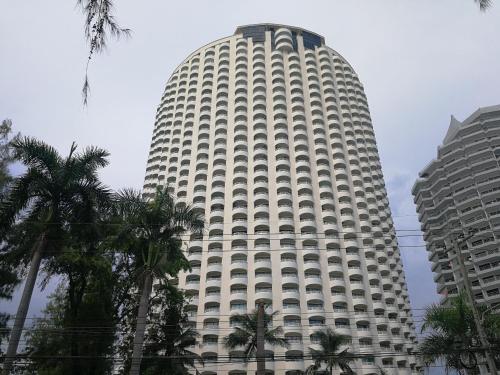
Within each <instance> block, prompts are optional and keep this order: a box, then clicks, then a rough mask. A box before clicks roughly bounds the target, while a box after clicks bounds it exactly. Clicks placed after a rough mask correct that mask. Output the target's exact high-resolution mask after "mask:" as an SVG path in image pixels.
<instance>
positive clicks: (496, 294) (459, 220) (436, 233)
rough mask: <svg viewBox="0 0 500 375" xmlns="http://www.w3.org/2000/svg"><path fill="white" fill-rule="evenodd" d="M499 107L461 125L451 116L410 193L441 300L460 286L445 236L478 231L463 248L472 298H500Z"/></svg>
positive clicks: (481, 300) (487, 300)
mask: <svg viewBox="0 0 500 375" xmlns="http://www.w3.org/2000/svg"><path fill="white" fill-rule="evenodd" d="M499 156H500V105H497V106H493V107H486V108H481V109H479V110H477V111H476V112H474V113H473V114H472V115H471V116H470V117H469V118H468V119H466V120H465V121H464V122H462V123H460V122H458V121H457V120H456V119H455V118H452V121H451V124H450V129H449V130H448V134H447V135H446V138H445V140H444V143H443V145H442V146H440V147H439V149H438V155H437V158H436V159H435V160H433V161H432V162H431V163H430V164H429V165H428V166H427V167H425V169H424V170H423V171H422V172H421V173H420V178H419V179H418V180H417V182H416V183H415V186H414V188H413V195H414V198H415V204H416V205H417V212H418V214H419V219H420V222H421V224H422V230H423V231H424V238H425V241H426V243H427V249H428V251H429V260H430V261H431V262H432V270H433V271H434V272H435V277H434V280H435V281H436V283H437V290H438V293H440V294H441V295H442V296H443V301H442V302H443V303H446V302H447V300H448V298H449V297H451V296H456V295H457V293H458V291H459V290H462V288H463V278H462V274H461V273H460V270H459V266H458V263H457V259H456V254H455V253H454V252H451V253H450V252H448V253H445V252H444V251H443V250H444V248H445V247H446V249H450V248H451V243H450V242H449V238H450V237H452V238H456V237H457V235H459V234H464V233H468V232H469V230H471V229H474V230H478V232H477V234H476V235H475V236H474V237H473V238H471V239H470V240H469V241H467V248H464V249H463V250H462V251H463V253H464V256H465V258H466V259H467V261H466V267H467V269H468V273H469V277H470V279H471V282H472V285H473V292H474V294H475V297H476V301H477V302H478V303H480V304H488V305H493V304H498V303H499V302H500V252H499V250H498V249H499V247H500V165H499V160H498V157H499Z"/></svg>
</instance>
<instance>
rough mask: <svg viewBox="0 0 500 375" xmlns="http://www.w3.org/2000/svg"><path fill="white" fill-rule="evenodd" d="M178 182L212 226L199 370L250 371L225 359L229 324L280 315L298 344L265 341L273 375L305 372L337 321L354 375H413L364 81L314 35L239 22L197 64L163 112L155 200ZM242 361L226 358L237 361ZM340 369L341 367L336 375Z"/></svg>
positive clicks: (195, 246)
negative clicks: (256, 314) (161, 188)
mask: <svg viewBox="0 0 500 375" xmlns="http://www.w3.org/2000/svg"><path fill="white" fill-rule="evenodd" d="M158 185H165V186H167V185H168V186H169V187H170V189H171V191H172V193H173V194H174V195H175V196H176V197H177V199H178V200H180V201H185V202H189V203H193V205H194V206H195V207H197V208H198V209H199V210H201V211H202V212H203V214H204V215H205V218H206V222H207V230H206V234H205V236H204V237H203V238H191V239H190V241H189V243H188V244H187V257H188V259H189V261H190V263H191V265H192V271H191V272H190V273H187V274H183V275H181V276H180V277H179V286H180V287H181V288H183V289H185V290H186V291H187V292H188V293H189V294H191V295H192V296H193V299H192V302H191V304H190V306H189V307H190V312H191V319H192V321H193V322H194V323H193V324H195V325H196V328H197V329H198V330H199V332H200V343H199V345H197V346H196V351H197V352H198V353H199V354H200V355H201V356H202V357H203V358H204V359H205V365H204V367H200V368H199V371H200V372H201V373H202V374H207V375H208V374H231V375H242V374H252V373H254V371H255V363H249V364H245V363H243V362H242V361H241V360H240V358H241V356H242V354H243V352H242V350H234V351H231V352H227V351H226V350H225V349H224V345H223V338H224V337H225V336H226V335H227V334H229V333H230V332H231V330H232V324H231V319H230V318H231V315H233V314H237V313H246V312H250V311H252V310H253V309H254V308H255V305H256V303H257V302H258V301H265V302H266V303H268V304H269V306H270V307H269V309H270V310H272V311H279V314H278V315H277V316H276V318H275V320H274V323H273V324H274V326H277V325H281V326H283V329H284V336H285V337H286V338H287V339H289V342H290V347H289V348H280V347H270V346H266V351H267V353H268V354H269V356H274V361H271V360H270V361H267V364H266V366H267V368H268V369H269V370H270V372H271V373H274V374H283V375H285V374H287V375H290V374H295V373H297V370H304V369H305V368H306V367H307V365H308V364H309V363H310V361H305V362H304V361H303V360H301V357H302V356H305V357H307V356H309V349H308V348H309V347H314V348H316V349H317V348H318V345H317V341H315V336H314V333H315V332H316V331H318V330H320V329H323V328H324V327H325V326H330V327H332V328H334V329H335V330H336V331H337V332H339V333H342V334H345V335H349V336H350V337H351V338H352V344H351V345H350V348H351V351H352V352H354V353H363V354H367V356H365V357H363V359H358V360H356V361H355V362H354V363H353V365H352V367H353V368H354V369H355V370H356V373H357V374H376V373H378V370H377V369H378V366H380V367H383V368H384V369H385V370H386V371H387V372H388V373H389V374H413V373H416V372H417V365H416V361H415V357H414V356H413V355H412V351H414V350H416V346H415V343H416V341H415V339H416V337H415V333H414V323H413V320H412V315H411V311H410V303H409V299H408V291H407V287H406V283H405V278H404V273H403V268H402V264H401V258H400V251H399V249H398V244H397V240H396V235H395V229H394V226H393V221H392V218H391V212H390V209H389V202H388V201H387V194H386V190H385V186H384V179H383V176H382V170H381V166H380V161H379V157H378V151H377V145H376V142H375V136H374V133H373V128H372V124H371V121H370V113H369V111H368V103H367V101H366V97H365V94H364V92H363V86H362V84H361V83H360V81H359V80H358V77H357V75H356V73H355V72H354V70H353V69H352V67H351V66H350V65H349V63H348V62H347V61H346V60H345V59H344V58H343V57H342V56H340V55H339V54H338V53H337V52H335V51H334V50H332V49H331V48H329V47H327V46H326V45H325V41H324V38H323V37H321V36H320V35H317V34H315V33H312V32H309V31H306V30H303V29H300V28H297V27H290V26H283V25H274V24H259V25H249V26H241V27H238V28H237V30H236V32H235V33H234V35H232V36H229V37H226V38H222V39H219V40H217V41H215V42H212V43H209V44H207V45H205V46H204V47H202V48H200V49H198V50H196V51H195V52H193V53H192V54H190V55H189V56H188V57H187V58H186V59H185V60H184V61H183V62H182V63H181V64H180V65H179V66H178V68H177V69H176V70H175V72H174V73H173V74H172V76H171V78H170V79H169V81H168V83H167V86H166V89H165V93H164V94H163V97H162V100H161V103H160V105H159V107H158V111H157V117H156V124H155V129H154V133H153V140H152V144H151V151H150V154H149V160H148V166H147V174H146V180H145V184H144V191H145V193H146V194H152V193H153V192H154V190H155V188H156V186H158ZM228 358H230V360H228ZM337 371H338V370H337Z"/></svg>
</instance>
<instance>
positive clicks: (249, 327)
mask: <svg viewBox="0 0 500 375" xmlns="http://www.w3.org/2000/svg"><path fill="white" fill-rule="evenodd" d="M276 314H278V312H277V311H275V312H273V313H272V314H268V313H267V312H265V313H264V340H265V342H266V344H269V345H272V346H281V347H285V348H286V347H288V346H289V344H288V341H287V340H286V339H284V338H282V337H279V336H280V335H282V334H283V328H282V327H281V326H278V327H276V328H272V327H271V326H272V322H273V317H274V316H275V315H276ZM231 321H232V322H234V324H235V325H236V326H235V327H234V332H231V333H230V334H229V335H228V336H226V337H225V338H224V346H225V347H226V348H227V349H236V348H244V353H245V354H244V355H245V358H244V359H245V360H246V361H248V360H250V359H251V358H253V357H255V354H256V351H257V322H258V310H257V309H256V310H254V311H253V312H252V313H251V314H242V315H233V316H232V317H231Z"/></svg>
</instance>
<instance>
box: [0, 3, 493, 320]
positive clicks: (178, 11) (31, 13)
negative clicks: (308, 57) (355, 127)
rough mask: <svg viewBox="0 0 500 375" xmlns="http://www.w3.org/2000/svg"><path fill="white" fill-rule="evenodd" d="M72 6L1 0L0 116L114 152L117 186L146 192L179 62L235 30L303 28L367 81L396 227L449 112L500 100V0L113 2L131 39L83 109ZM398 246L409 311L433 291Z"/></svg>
mask: <svg viewBox="0 0 500 375" xmlns="http://www.w3.org/2000/svg"><path fill="white" fill-rule="evenodd" d="M75 3H76V1H71V0H52V1H39V0H17V1H5V0H2V1H1V2H0V4H1V8H0V54H1V57H0V120H1V119H3V118H11V119H12V120H13V122H14V126H15V129H16V130H18V131H20V132H22V133H23V134H25V135H32V136H35V137H38V138H41V139H43V140H45V141H46V142H48V143H50V144H52V145H54V146H56V147H57V148H58V149H59V150H60V151H61V152H67V150H68V149H69V146H70V144H71V142H72V141H76V142H77V143H78V144H79V145H82V146H84V145H89V144H93V145H99V146H102V147H104V148H106V149H108V150H109V151H110V152H111V165H110V166H109V167H108V168H106V170H105V171H104V172H103V173H102V179H103V180H104V182H105V183H106V184H108V185H110V186H112V187H113V188H121V187H125V186H127V187H128V186H131V187H136V188H140V187H141V185H142V182H143V178H144V171H145V166H146V159H147V154H148V151H149V150H148V149H149V142H150V139H151V134H152V130H153V123H154V115H155V111H156V106H157V105H158V103H159V100H160V97H161V94H162V92H163V89H164V85H165V83H166V81H167V80H168V78H169V76H170V74H171V73H172V71H173V70H174V68H175V67H176V66H177V65H178V64H179V63H180V62H181V61H182V60H183V59H184V58H185V57H186V56H187V55H188V54H190V53H191V52H192V51H194V50H196V49H197V48H199V47H201V46H202V45H204V44H206V43H208V42H211V41H213V40H215V39H218V38H221V37H224V36H227V35H231V34H232V33H233V32H234V30H235V29H236V27H237V26H238V25H243V24H250V23H261V22H275V23H282V24H289V25H295V26H300V27H303V28H306V29H309V30H311V31H314V32H316V33H318V34H321V35H323V36H324V37H325V39H326V43H327V45H329V46H330V47H332V48H333V49H335V50H337V51H338V52H339V53H340V54H341V55H343V56H344V57H345V58H346V59H347V60H348V61H349V62H350V63H351V65H352V66H353V67H354V69H355V70H356V72H357V73H358V74H359V76H360V79H361V81H362V82H363V84H364V86H365V90H366V94H367V97H368V102H369V104H370V111H371V114H372V118H373V125H374V128H375V134H376V137H377V141H378V147H379V152H380V155H381V159H382V167H383V171H384V174H385V178H386V183H387V186H388V190H389V198H390V201H391V207H392V210H393V214H394V215H395V221H396V223H397V228H398V229H399V230H403V229H417V228H419V227H420V225H419V223H418V221H417V218H416V215H415V207H414V205H413V200H412V197H411V193H410V190H411V186H412V185H413V182H414V180H415V178H416V177H417V173H418V171H419V170H421V169H422V168H423V167H424V166H425V165H426V164H427V163H428V162H429V161H430V160H431V159H432V158H433V157H434V156H435V154H436V147H437V146H438V145H439V144H440V143H441V141H442V139H443V137H444V135H445V133H446V130H447V127H448V124H449V119H450V115H451V114H454V115H455V116H456V117H457V118H458V119H459V120H462V119H465V118H466V117H467V116H468V115H469V114H470V113H472V112H473V111H474V110H476V109H477V108H478V107H480V106H488V105H493V104H500V44H499V41H498V38H499V36H500V4H499V3H498V2H496V1H494V3H495V4H494V6H493V8H491V9H490V10H489V11H487V12H486V13H482V12H480V11H479V10H478V7H477V5H476V4H475V3H474V1H473V0H419V1H416V0H413V1H410V0H408V1H406V0H392V1H390V0H386V1H382V0H365V1H361V0H345V1H338V0H328V1H317V0H315V1H312V0H309V1H292V0H283V1H276V0H274V1H270V0H265V1H261V0H252V1H243V0H240V1H235V0H232V1H229V0H223V1H222V0H212V1H159V0H155V1H153V0H149V1H137V0H135V1H132V0H115V6H116V9H115V16H116V18H117V20H118V21H119V23H121V24H122V26H124V27H128V28H131V29H132V31H133V34H132V38H131V39H130V40H121V41H119V42H113V41H110V43H109V49H108V51H107V52H106V53H104V54H103V55H100V56H96V57H95V59H94V61H93V63H92V64H91V66H90V70H89V76H90V83H91V90H92V92H91V96H90V101H89V106H88V108H83V107H82V101H81V95H80V91H81V86H82V83H83V78H84V70H85V63H86V57H87V47H86V44H85V41H84V37H83V16H82V14H81V13H80V12H79V9H78V8H77V7H76V6H75ZM421 241H422V240H421V239H419V238H416V237H413V238H406V237H405V238H402V239H401V240H400V244H402V245H409V244H417V243H422V242H421ZM403 255H404V256H403V260H404V268H405V271H406V275H407V279H408V284H409V289H410V298H411V301H412V305H413V307H414V308H416V309H419V308H422V307H423V306H425V305H426V304H428V303H430V302H432V301H435V300H437V296H436V292H435V285H434V282H433V280H432V274H431V272H430V264H429V262H428V261H427V255H426V253H425V251H424V249H423V248H408V249H406V250H405V249H403ZM43 299H44V298H43V296H42V297H39V298H38V299H37V300H36V303H35V305H36V306H39V305H40V303H42V301H43ZM421 314H422V312H421V311H419V310H415V315H416V316H417V317H418V316H419V315H421ZM417 320H418V318H417Z"/></svg>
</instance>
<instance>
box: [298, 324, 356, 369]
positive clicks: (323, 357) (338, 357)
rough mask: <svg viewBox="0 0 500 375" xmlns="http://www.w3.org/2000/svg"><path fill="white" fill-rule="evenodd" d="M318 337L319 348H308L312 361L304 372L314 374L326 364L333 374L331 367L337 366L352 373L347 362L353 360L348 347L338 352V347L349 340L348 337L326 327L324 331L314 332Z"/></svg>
mask: <svg viewBox="0 0 500 375" xmlns="http://www.w3.org/2000/svg"><path fill="white" fill-rule="evenodd" d="M315 335H316V337H317V338H318V339H319V345H320V346H321V349H320V350H316V349H314V348H309V352H310V354H311V357H312V360H313V361H314V363H313V364H312V365H311V366H309V367H308V368H307V370H306V374H311V375H312V374H315V373H316V372H317V371H318V370H319V369H320V368H321V366H322V365H323V364H324V365H326V370H327V372H328V373H329V374H333V369H334V368H336V367H339V368H340V369H341V370H342V371H344V372H345V373H347V374H354V372H353V371H352V369H351V367H350V366H349V363H350V362H352V361H354V356H353V354H352V353H349V349H344V350H342V351H340V352H339V350H340V348H341V347H342V346H344V345H347V344H348V343H349V342H350V338H349V337H348V336H345V335H340V334H337V333H336V332H335V331H334V330H333V329H331V328H327V329H326V330H324V331H318V332H316V333H315Z"/></svg>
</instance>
